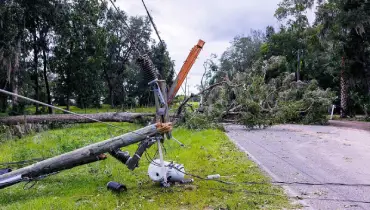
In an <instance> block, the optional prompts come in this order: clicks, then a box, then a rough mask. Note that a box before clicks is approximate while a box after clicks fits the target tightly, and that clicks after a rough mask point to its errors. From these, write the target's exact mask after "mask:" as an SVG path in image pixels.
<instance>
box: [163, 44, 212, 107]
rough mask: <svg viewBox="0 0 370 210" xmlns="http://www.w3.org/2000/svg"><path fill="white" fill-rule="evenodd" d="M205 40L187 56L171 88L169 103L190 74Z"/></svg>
mask: <svg viewBox="0 0 370 210" xmlns="http://www.w3.org/2000/svg"><path fill="white" fill-rule="evenodd" d="M204 44H205V42H204V41H203V40H199V41H198V44H197V45H195V46H194V47H193V49H192V50H191V51H190V53H189V55H188V57H187V58H186V60H185V62H184V65H183V66H182V67H181V70H180V72H179V74H178V75H177V77H176V79H175V81H174V83H173V85H172V86H171V88H170V91H169V92H168V100H167V102H168V104H170V103H171V102H172V100H173V99H174V98H175V96H176V94H177V92H178V91H179V89H180V87H181V85H182V83H183V82H184V80H185V78H186V76H187V75H188V73H189V71H190V69H191V67H192V66H193V64H194V63H195V60H196V59H197V57H198V55H199V53H200V51H201V50H202V48H203V46H204Z"/></svg>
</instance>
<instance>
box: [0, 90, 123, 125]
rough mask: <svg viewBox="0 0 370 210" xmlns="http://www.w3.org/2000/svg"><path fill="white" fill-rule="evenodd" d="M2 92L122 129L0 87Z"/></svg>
mask: <svg viewBox="0 0 370 210" xmlns="http://www.w3.org/2000/svg"><path fill="white" fill-rule="evenodd" d="M0 93H4V94H7V95H11V96H16V97H19V98H21V99H24V100H27V101H30V102H32V103H36V104H40V105H42V106H47V107H50V108H52V109H57V110H60V111H63V112H66V113H68V114H72V115H76V116H79V117H82V118H86V119H89V120H92V121H94V122H99V123H103V124H105V125H109V126H111V127H116V128H119V129H122V128H121V127H119V126H116V125H112V124H110V123H106V122H103V121H100V120H97V119H94V118H91V117H88V116H85V115H83V114H77V113H75V112H71V111H68V110H65V109H62V108H59V107H56V106H53V105H50V104H47V103H43V102H41V101H37V100H34V99H32V98H28V97H26V96H22V95H18V94H16V93H12V92H9V91H6V90H3V89H0Z"/></svg>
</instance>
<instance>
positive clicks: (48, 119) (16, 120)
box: [0, 112, 155, 125]
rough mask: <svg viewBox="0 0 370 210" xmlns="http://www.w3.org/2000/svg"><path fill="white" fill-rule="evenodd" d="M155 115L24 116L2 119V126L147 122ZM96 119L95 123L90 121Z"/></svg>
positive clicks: (116, 113)
mask: <svg viewBox="0 0 370 210" xmlns="http://www.w3.org/2000/svg"><path fill="white" fill-rule="evenodd" d="M154 116H155V114H154V113H153V114H152V113H129V112H108V113H97V114H81V115H73V114H54V115H24V116H23V115H22V116H11V117H1V118H0V124H4V125H17V124H25V123H28V124H50V123H63V124H72V123H92V122H96V120H98V121H102V122H130V123H133V122H135V121H140V120H145V118H151V117H154ZM89 118H91V119H96V120H95V121H93V120H90V119H89Z"/></svg>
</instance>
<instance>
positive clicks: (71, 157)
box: [0, 123, 172, 182]
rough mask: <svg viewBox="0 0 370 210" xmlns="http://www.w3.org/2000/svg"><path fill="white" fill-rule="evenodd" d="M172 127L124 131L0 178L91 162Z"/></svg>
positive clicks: (42, 172) (40, 173) (161, 126)
mask: <svg viewBox="0 0 370 210" xmlns="http://www.w3.org/2000/svg"><path fill="white" fill-rule="evenodd" d="M170 129H172V125H171V123H166V124H160V123H159V124H153V125H149V126H146V127H144V128H141V129H139V130H136V131H132V132H129V133H126V134H124V135H121V136H117V137H114V138H111V139H107V140H105V141H102V142H98V143H95V144H91V145H88V146H85V147H82V148H80V149H77V150H74V151H71V152H68V153H65V154H61V155H59V156H56V157H53V158H49V159H46V160H43V161H41V162H38V163H35V164H33V165H30V166H27V167H24V168H20V169H18V170H15V171H12V172H10V173H7V174H4V175H1V176H0V182H1V180H5V179H9V178H12V177H15V176H21V177H22V178H31V179H32V178H37V177H38V176H41V175H46V174H50V173H53V172H58V171H61V170H65V169H70V168H73V167H75V166H78V165H82V164H85V163H89V162H92V161H91V160H94V159H95V160H96V161H97V160H99V156H100V155H102V154H103V153H106V152H111V151H113V150H114V149H117V148H121V147H125V146H128V145H131V144H134V143H137V142H140V141H142V140H144V139H146V138H147V137H148V136H153V135H155V134H156V133H164V132H168V130H170Z"/></svg>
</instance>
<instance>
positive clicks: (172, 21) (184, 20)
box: [115, 0, 280, 93]
mask: <svg viewBox="0 0 370 210" xmlns="http://www.w3.org/2000/svg"><path fill="white" fill-rule="evenodd" d="M279 2H280V0H259V1H258V0H145V3H146V5H147V7H148V9H149V10H150V12H151V15H152V16H153V19H154V21H155V23H156V25H157V28H158V30H159V32H160V36H161V38H162V39H163V40H164V41H165V42H166V43H167V45H168V50H169V53H170V56H171V58H172V59H173V60H175V65H176V66H175V69H176V71H177V72H178V71H179V70H180V68H181V66H182V64H183V63H184V61H185V59H186V57H187V56H188V54H189V52H190V50H191V48H192V47H193V46H194V45H195V44H196V43H197V42H198V40H199V39H202V40H204V41H205V42H206V44H205V46H204V48H203V51H202V52H201V53H200V55H199V57H198V60H197V61H196V63H195V64H194V66H193V68H192V69H191V71H190V73H189V77H188V84H189V85H190V90H191V92H193V93H196V92H198V91H197V89H196V85H198V84H200V79H201V76H202V74H203V71H204V69H203V62H204V61H205V60H206V59H207V58H209V57H210V55H211V54H212V53H215V54H217V55H219V56H220V55H221V54H222V53H223V52H224V51H225V50H226V48H227V47H228V46H229V45H230V44H229V42H230V41H231V40H232V39H233V38H234V37H235V36H236V35H243V34H244V35H248V34H249V32H250V30H251V29H261V30H264V29H265V28H266V26H268V25H272V26H274V27H278V26H279V23H278V21H277V20H276V19H275V18H274V16H273V15H274V12H275V9H276V8H277V4H278V3H279ZM115 4H116V5H117V6H118V7H120V8H121V9H122V10H124V11H125V12H126V13H127V14H128V15H130V16H138V15H146V12H145V9H144V7H143V5H142V2H141V0H117V1H116V3H115ZM152 36H153V38H155V39H156V37H155V36H154V33H153V35H152Z"/></svg>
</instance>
